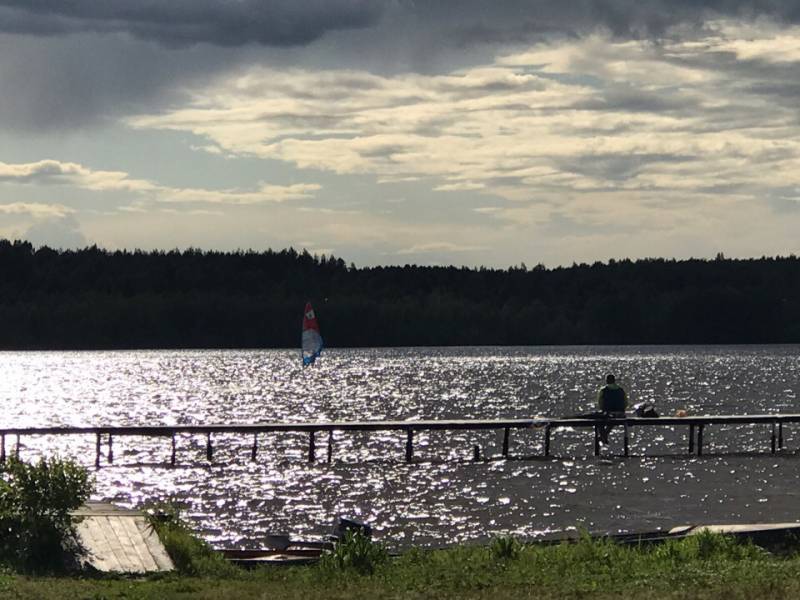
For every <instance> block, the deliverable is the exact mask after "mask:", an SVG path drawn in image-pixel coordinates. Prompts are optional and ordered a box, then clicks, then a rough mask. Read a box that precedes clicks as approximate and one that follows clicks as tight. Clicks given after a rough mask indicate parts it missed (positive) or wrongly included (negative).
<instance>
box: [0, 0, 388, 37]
mask: <svg viewBox="0 0 800 600" xmlns="http://www.w3.org/2000/svg"><path fill="white" fill-rule="evenodd" d="M0 7H3V9H4V10H3V11H2V13H0V31H4V32H7V33H29V34H30V33H32V34H43V35H44V34H56V33H61V34H65V33H79V32H100V33H117V32H122V33H129V34H131V35H133V36H136V37H139V38H143V39H147V40H155V41H158V42H160V43H162V44H165V45H168V46H173V45H177V46H182V45H187V44H194V43H209V44H214V45H219V46H239V45H243V44H248V43H256V44H263V45H268V46H293V45H299V44H307V43H309V42H311V41H313V40H315V39H317V38H319V37H320V36H322V35H323V34H324V33H326V32H327V31H332V30H339V29H350V28H359V27H366V26H369V25H370V24H372V23H374V22H375V21H376V20H377V19H378V18H379V17H380V15H381V13H382V10H383V3H382V2H373V1H371V0H302V1H298V0H271V1H269V2H265V1H262V0H227V1H219V0H169V1H163V0H81V1H78V0H2V1H0Z"/></svg>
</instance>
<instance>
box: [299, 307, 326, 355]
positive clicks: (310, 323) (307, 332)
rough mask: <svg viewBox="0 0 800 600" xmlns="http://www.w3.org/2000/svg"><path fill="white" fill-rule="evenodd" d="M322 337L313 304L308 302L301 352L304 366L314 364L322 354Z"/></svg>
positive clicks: (304, 314)
mask: <svg viewBox="0 0 800 600" xmlns="http://www.w3.org/2000/svg"><path fill="white" fill-rule="evenodd" d="M322 347H323V344H322V335H321V334H320V332H319V323H318V322H317V315H316V314H315V313H314V308H313V307H312V306H311V302H306V309H305V311H304V312H303V336H302V341H301V344H300V350H301V353H302V356H303V366H304V367H305V366H308V365H310V364H313V362H314V361H315V360H317V357H318V356H319V355H320V353H321V352H322Z"/></svg>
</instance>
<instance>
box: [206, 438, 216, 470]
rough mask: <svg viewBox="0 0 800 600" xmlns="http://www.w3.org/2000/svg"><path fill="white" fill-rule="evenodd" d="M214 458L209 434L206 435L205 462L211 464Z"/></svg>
mask: <svg viewBox="0 0 800 600" xmlns="http://www.w3.org/2000/svg"><path fill="white" fill-rule="evenodd" d="M213 458H214V446H213V445H212V444H211V432H210V431H209V432H208V433H207V434H206V460H207V461H208V462H211V459H213Z"/></svg>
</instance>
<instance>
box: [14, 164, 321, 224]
mask: <svg viewBox="0 0 800 600" xmlns="http://www.w3.org/2000/svg"><path fill="white" fill-rule="evenodd" d="M0 183H17V184H26V185H61V186H71V187H75V188H78V189H85V190H89V191H94V192H110V191H123V192H132V193H134V194H135V195H138V196H145V197H146V198H147V199H149V200H150V201H153V202H165V203H173V204H178V203H206V204H229V205H235V204H239V205H242V204H262V203H273V202H285V201H289V200H300V199H305V198H310V197H312V196H313V195H314V193H315V192H316V191H318V190H319V189H321V186H320V185H318V184H314V183H297V184H292V185H270V184H263V183H262V184H261V185H260V186H259V187H258V188H256V189H254V190H246V189H242V190H240V189H223V190H213V189H202V188H176V187H168V186H162V185H158V184H155V183H153V182H151V181H147V180H144V179H135V178H132V177H130V176H129V175H128V174H127V173H125V172H122V171H94V170H92V169H89V168H88V167H85V166H83V165H80V164H77V163H71V162H59V161H56V160H41V161H38V162H33V163H20V164H9V163H3V162H0ZM122 210H124V211H129V212H135V211H138V210H143V205H142V203H141V202H138V203H134V204H132V205H130V206H127V207H123V208H122Z"/></svg>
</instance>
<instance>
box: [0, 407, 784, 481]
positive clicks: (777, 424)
mask: <svg viewBox="0 0 800 600" xmlns="http://www.w3.org/2000/svg"><path fill="white" fill-rule="evenodd" d="M791 423H800V414H774V415H705V416H691V417H653V418H640V417H626V418H619V419H591V418H561V419H557V418H539V417H537V418H532V419H489V420H487V419H457V420H430V421H423V420H420V421H345V422H330V423H256V424H243V425H223V424H220V425H157V426H99V427H66V426H57V427H6V428H0V461H5V460H6V443H7V438H8V437H11V436H14V437H15V446H14V449H13V450H14V454H15V455H16V456H17V457H19V449H20V438H21V437H23V436H24V437H30V436H51V435H55V436H65V435H67V436H75V435H92V436H94V437H95V466H96V467H98V468H99V467H100V466H101V456H102V450H103V446H106V453H105V455H106V460H107V461H108V463H109V464H111V463H113V462H114V448H113V443H114V438H118V437H132V436H140V437H158V438H166V439H169V440H170V444H171V456H170V464H171V465H173V466H174V465H175V463H176V453H177V442H176V436H177V435H178V434H189V435H203V436H205V438H206V458H207V459H208V461H209V462H210V461H212V460H213V456H214V444H213V436H214V435H215V434H240V435H242V436H250V437H252V449H251V459H252V460H256V457H257V454H258V441H259V436H260V435H266V434H279V433H306V434H308V461H309V462H314V461H315V460H316V453H317V450H316V447H317V445H316V443H317V440H316V435H317V434H318V433H320V434H324V433H326V432H327V433H328V440H327V460H328V462H330V461H331V459H332V455H333V433H334V432H336V431H361V432H374V431H397V432H401V434H405V460H406V462H409V463H410V462H413V460H414V435H415V433H418V432H423V431H486V430H495V431H502V432H503V447H502V455H503V456H504V457H508V456H509V453H510V448H511V432H512V430H524V429H535V430H541V431H542V432H543V433H542V435H543V438H544V440H543V446H544V456H550V449H551V444H552V440H553V436H554V434H555V432H556V430H558V429H564V428H574V429H589V430H592V429H593V430H594V454H595V456H597V455H599V453H600V427H601V426H605V425H614V426H616V427H618V429H621V430H622V433H623V439H622V442H623V454H624V455H625V456H629V447H630V434H631V431H632V430H633V429H634V428H638V427H670V426H679V427H686V428H687V452H688V453H689V454H697V456H701V455H702V454H703V436H704V432H705V428H706V427H710V426H712V425H763V426H765V428H766V436H765V439H766V444H765V446H766V447H767V448H769V451H770V452H771V453H772V454H775V452H776V451H777V450H781V449H783V446H784V443H783V441H784V435H783V429H784V425H786V424H791ZM479 454H480V452H479V449H476V452H475V455H476V456H479Z"/></svg>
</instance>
